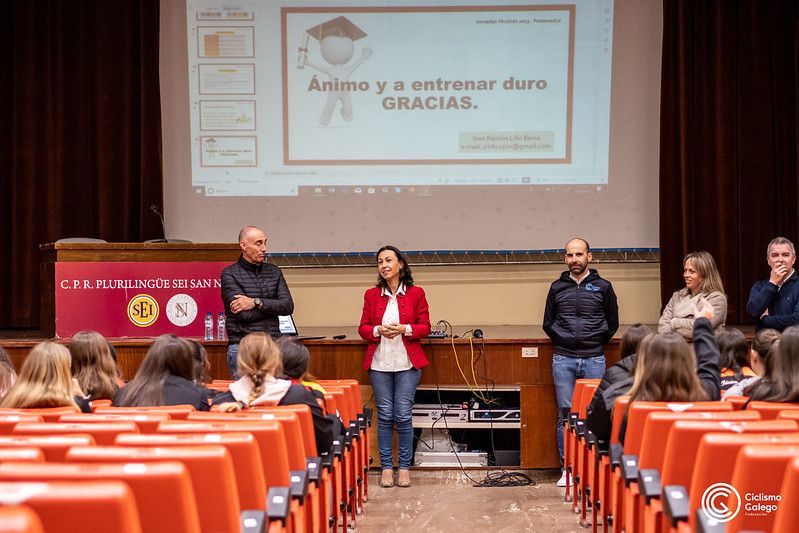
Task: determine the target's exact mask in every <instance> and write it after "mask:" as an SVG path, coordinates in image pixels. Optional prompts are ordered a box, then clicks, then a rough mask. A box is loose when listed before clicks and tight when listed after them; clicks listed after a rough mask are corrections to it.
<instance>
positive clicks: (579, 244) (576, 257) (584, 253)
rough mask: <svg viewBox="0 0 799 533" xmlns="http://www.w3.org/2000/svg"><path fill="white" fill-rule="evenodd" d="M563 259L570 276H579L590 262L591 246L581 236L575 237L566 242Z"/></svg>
mask: <svg viewBox="0 0 799 533" xmlns="http://www.w3.org/2000/svg"><path fill="white" fill-rule="evenodd" d="M565 251H566V253H565V255H564V256H563V260H564V261H565V262H566V266H567V267H569V272H571V274H572V276H576V277H580V276H582V275H583V273H584V272H585V269H586V268H588V263H590V262H591V260H592V258H593V257H592V256H591V246H590V245H589V244H588V241H586V240H585V239H583V238H580V237H575V238H573V239H572V240H570V241H569V242H567V243H566V247H565Z"/></svg>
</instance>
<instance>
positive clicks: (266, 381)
mask: <svg viewBox="0 0 799 533" xmlns="http://www.w3.org/2000/svg"><path fill="white" fill-rule="evenodd" d="M238 373H239V375H240V376H241V378H239V380H238V381H235V382H233V383H231V384H230V387H229V389H228V391H227V392H224V393H222V394H220V395H218V396H216V398H214V406H216V409H218V410H220V411H238V410H240V409H245V408H248V407H256V406H261V405H263V406H268V405H294V404H305V405H308V406H309V407H310V408H311V414H312V415H313V422H314V435H315V437H316V447H317V451H318V452H319V453H323V452H326V451H328V450H330V446H331V445H332V444H333V430H332V421H331V420H330V419H328V418H326V417H325V415H324V413H323V412H322V408H321V407H319V405H318V404H317V403H316V400H315V399H314V397H313V395H312V394H311V392H310V391H309V390H308V389H306V388H305V387H304V386H302V385H300V384H293V383H292V382H291V381H290V380H288V379H279V378H278V377H276V376H282V375H283V362H282V360H281V356H280V348H278V346H277V344H275V342H274V341H273V340H272V337H270V336H269V335H267V334H265V333H250V334H249V335H247V336H246V337H244V338H243V339H242V340H241V342H240V343H239V352H238Z"/></svg>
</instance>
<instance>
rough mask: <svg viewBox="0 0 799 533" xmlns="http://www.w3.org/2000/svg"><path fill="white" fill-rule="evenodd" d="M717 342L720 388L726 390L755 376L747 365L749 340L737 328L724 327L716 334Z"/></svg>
mask: <svg viewBox="0 0 799 533" xmlns="http://www.w3.org/2000/svg"><path fill="white" fill-rule="evenodd" d="M716 342H718V344H719V353H720V356H719V367H720V368H721V382H720V384H719V386H720V388H721V390H723V391H727V390H729V388H730V387H732V386H733V385H735V384H736V383H740V382H741V381H743V380H744V379H745V378H751V377H755V376H756V375H757V374H755V371H754V370H752V369H751V368H750V367H749V351H750V349H749V341H747V340H746V336H745V335H744V334H743V333H742V332H741V330H739V329H735V328H729V327H727V328H724V329H723V330H722V331H721V333H719V334H718V335H716Z"/></svg>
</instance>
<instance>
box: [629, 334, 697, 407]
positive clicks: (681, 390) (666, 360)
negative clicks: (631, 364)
mask: <svg viewBox="0 0 799 533" xmlns="http://www.w3.org/2000/svg"><path fill="white" fill-rule="evenodd" d="M630 398H631V400H637V401H650V402H693V401H699V400H706V399H707V394H706V393H705V391H704V389H703V388H702V385H701V383H700V382H699V378H698V377H697V375H696V362H695V361H694V355H693V353H691V348H690V347H689V346H688V343H686V342H685V339H683V338H682V336H680V335H678V334H677V333H674V332H669V333H659V334H650V335H647V336H646V337H644V339H643V340H642V341H641V344H640V345H639V346H638V362H637V364H636V368H635V379H634V381H633V386H632V388H631V389H630Z"/></svg>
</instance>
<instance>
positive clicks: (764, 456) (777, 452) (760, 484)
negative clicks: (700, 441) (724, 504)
mask: <svg viewBox="0 0 799 533" xmlns="http://www.w3.org/2000/svg"><path fill="white" fill-rule="evenodd" d="M796 457H799V442H797V443H796V444H793V445H789V444H784V445H775V444H767V445H762V444H760V445H747V446H744V447H743V448H742V449H741V451H740V452H738V457H737V459H736V461H735V470H734V472H733V475H732V483H731V485H732V486H733V487H735V488H736V489H737V490H738V492H739V494H740V495H741V498H742V499H745V498H746V496H745V495H757V496H756V497H757V500H755V501H754V502H746V501H741V502H740V504H741V511H740V512H739V513H738V515H737V516H735V518H733V519H732V520H730V522H729V523H728V524H727V530H728V531H771V530H772V527H773V526H774V519H775V517H776V514H777V511H778V509H779V508H780V507H795V506H796V505H799V500H793V501H792V500H788V499H787V498H785V497H784V496H783V495H782V493H781V492H780V491H781V488H782V480H783V478H784V477H785V469H786V468H787V467H788V465H790V464H791V462H792V461H793V460H794V459H795V458H796ZM746 504H748V505H746ZM728 505H729V504H728ZM794 527H796V524H794Z"/></svg>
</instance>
